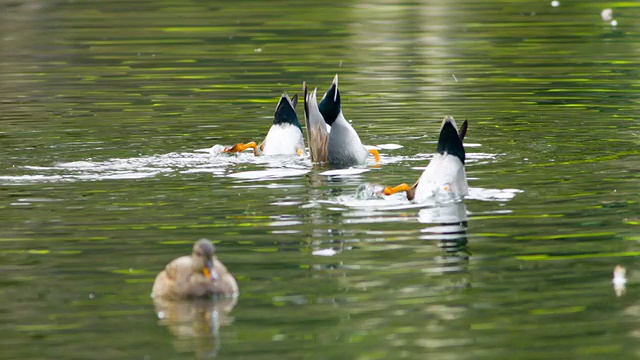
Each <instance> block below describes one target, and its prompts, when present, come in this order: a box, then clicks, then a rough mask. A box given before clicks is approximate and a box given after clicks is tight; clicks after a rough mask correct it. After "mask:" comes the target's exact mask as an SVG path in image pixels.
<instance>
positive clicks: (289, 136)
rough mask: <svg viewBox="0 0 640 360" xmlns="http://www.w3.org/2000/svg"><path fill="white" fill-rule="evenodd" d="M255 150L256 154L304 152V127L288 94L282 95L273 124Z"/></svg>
mask: <svg viewBox="0 0 640 360" xmlns="http://www.w3.org/2000/svg"><path fill="white" fill-rule="evenodd" d="M294 99H295V97H294ZM255 152H256V155H303V154H304V138H303V135H302V127H301V126H300V122H299V121H298V115H297V114H296V111H295V104H294V102H292V101H291V100H290V99H289V96H288V95H287V94H282V96H281V97H280V101H279V102H278V106H277V107H276V112H275V114H274V116H273V124H272V125H271V128H270V129H269V132H268V133H267V136H265V138H264V140H263V141H262V143H261V144H260V145H259V146H258V147H257V148H256V150H255Z"/></svg>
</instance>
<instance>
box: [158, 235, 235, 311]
mask: <svg viewBox="0 0 640 360" xmlns="http://www.w3.org/2000/svg"><path fill="white" fill-rule="evenodd" d="M238 294H239V291H238V283H237V282H236V279H235V278H234V277H233V275H231V273H229V271H228V270H227V268H226V266H224V264H223V263H222V262H221V261H220V260H218V258H217V256H216V254H215V247H214V245H213V244H212V243H211V241H209V240H208V239H200V240H198V241H196V243H195V244H194V245H193V251H192V253H191V255H190V256H188V255H187V256H181V257H179V258H176V259H174V260H173V261H171V262H170V263H169V264H167V266H166V267H165V269H164V270H162V271H161V272H160V273H159V274H158V275H157V276H156V279H155V281H154V283H153V289H152V291H151V297H153V298H154V299H156V298H161V299H171V300H179V299H191V298H212V297H237V296H238Z"/></svg>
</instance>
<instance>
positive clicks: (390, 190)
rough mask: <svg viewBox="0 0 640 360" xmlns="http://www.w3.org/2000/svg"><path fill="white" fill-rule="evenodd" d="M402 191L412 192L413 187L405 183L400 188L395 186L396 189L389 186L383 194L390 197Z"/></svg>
mask: <svg viewBox="0 0 640 360" xmlns="http://www.w3.org/2000/svg"><path fill="white" fill-rule="evenodd" d="M402 191H405V192H409V191H411V187H410V186H409V185H407V184H405V183H402V184H400V185H398V186H394V187H391V186H387V187H386V188H384V190H383V193H384V194H385V195H387V196H389V195H393V194H395V193H398V192H402Z"/></svg>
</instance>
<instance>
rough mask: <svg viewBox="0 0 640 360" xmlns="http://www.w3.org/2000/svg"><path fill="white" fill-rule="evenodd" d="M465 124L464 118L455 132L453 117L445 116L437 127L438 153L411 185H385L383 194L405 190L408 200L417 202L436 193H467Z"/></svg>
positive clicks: (455, 194) (457, 194)
mask: <svg viewBox="0 0 640 360" xmlns="http://www.w3.org/2000/svg"><path fill="white" fill-rule="evenodd" d="M467 127H468V123H467V121H466V120H465V121H464V122H463V123H462V126H461V127H460V132H458V129H457V127H456V122H455V120H453V118H452V117H450V116H447V117H445V118H444V120H443V121H442V126H441V128H440V136H439V138H438V146H437V148H436V151H437V153H436V154H435V155H434V157H433V158H432V159H431V161H430V162H429V165H427V168H426V169H424V172H423V173H422V175H421V176H420V178H419V179H418V181H417V182H416V183H415V184H414V185H413V186H411V187H409V185H407V184H406V183H403V184H400V185H398V186H395V187H386V188H385V189H384V194H385V195H391V194H395V193H397V192H403V191H404V192H406V194H407V199H409V200H410V201H414V202H418V203H420V202H424V201H426V200H427V199H429V198H433V197H437V196H439V195H449V196H453V197H462V196H465V195H467V194H468V193H469V185H468V184H467V176H466V174H465V170H464V162H465V151H464V145H463V144H462V140H464V137H465V135H466V134H467Z"/></svg>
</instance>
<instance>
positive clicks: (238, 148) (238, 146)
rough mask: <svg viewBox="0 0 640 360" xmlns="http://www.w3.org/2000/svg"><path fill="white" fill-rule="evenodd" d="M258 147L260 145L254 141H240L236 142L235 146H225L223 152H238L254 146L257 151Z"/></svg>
mask: <svg viewBox="0 0 640 360" xmlns="http://www.w3.org/2000/svg"><path fill="white" fill-rule="evenodd" d="M256 147H258V145H257V144H256V143H255V142H253V141H252V142H249V143H246V144H243V143H238V144H235V145H233V146H230V147H226V148H224V150H223V152H230V153H236V152H242V151H245V150H247V149H248V148H253V151H254V152H255V151H256Z"/></svg>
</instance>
